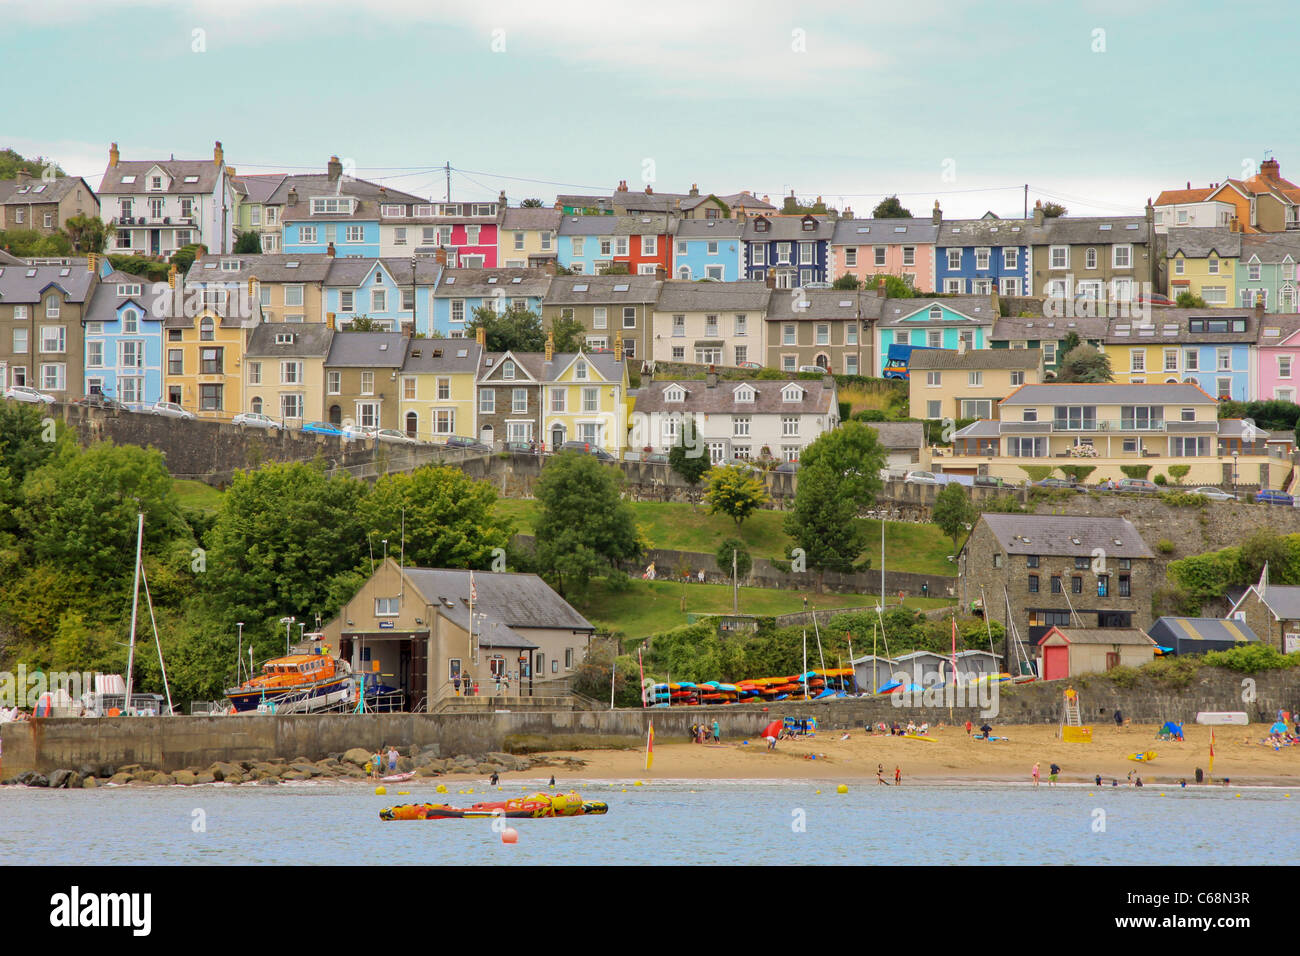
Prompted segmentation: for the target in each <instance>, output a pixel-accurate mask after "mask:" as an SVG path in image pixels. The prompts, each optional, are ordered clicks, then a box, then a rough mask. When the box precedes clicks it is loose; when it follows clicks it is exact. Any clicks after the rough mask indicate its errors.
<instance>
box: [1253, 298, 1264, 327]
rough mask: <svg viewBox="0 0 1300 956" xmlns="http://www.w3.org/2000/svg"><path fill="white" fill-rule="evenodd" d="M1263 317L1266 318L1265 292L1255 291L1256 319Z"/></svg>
mask: <svg viewBox="0 0 1300 956" xmlns="http://www.w3.org/2000/svg"><path fill="white" fill-rule="evenodd" d="M1262 318H1264V293H1262V292H1256V293H1255V319H1256V320H1257V321H1258V320H1259V319H1262Z"/></svg>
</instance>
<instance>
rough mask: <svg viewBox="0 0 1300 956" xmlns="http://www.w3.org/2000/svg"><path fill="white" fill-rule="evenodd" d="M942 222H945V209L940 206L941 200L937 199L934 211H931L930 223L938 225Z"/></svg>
mask: <svg viewBox="0 0 1300 956" xmlns="http://www.w3.org/2000/svg"><path fill="white" fill-rule="evenodd" d="M942 222H943V210H942V209H940V208H939V200H937V199H936V200H935V201H934V211H933V212H931V213H930V223H931V224H932V225H935V226H937V225H939V224H940V223H942Z"/></svg>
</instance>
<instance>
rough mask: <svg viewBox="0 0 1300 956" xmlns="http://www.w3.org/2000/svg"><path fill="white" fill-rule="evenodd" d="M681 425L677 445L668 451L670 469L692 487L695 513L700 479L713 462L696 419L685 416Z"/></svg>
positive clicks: (692, 508)
mask: <svg viewBox="0 0 1300 956" xmlns="http://www.w3.org/2000/svg"><path fill="white" fill-rule="evenodd" d="M679 424H680V427H679V428H678V435H677V443H676V444H675V445H673V447H672V448H670V449H668V467H669V468H671V469H672V470H673V472H674V473H675V474H676V475H677V477H678V478H680V479H681V480H682V481H684V482H686V484H687V485H689V486H690V489H691V510H692V511H694V510H695V497H696V494H697V493H698V491H699V486H700V479H701V478H703V477H704V473H705V472H706V471H708V470H709V469H710V468H711V467H712V462H710V461H709V455H708V450H707V449H706V448H705V447H704V442H702V441H701V440H700V436H699V432H698V431H697V429H696V428H695V419H694V418H692V417H691V416H689V415H684V416H682V419H681V422H680V423H679Z"/></svg>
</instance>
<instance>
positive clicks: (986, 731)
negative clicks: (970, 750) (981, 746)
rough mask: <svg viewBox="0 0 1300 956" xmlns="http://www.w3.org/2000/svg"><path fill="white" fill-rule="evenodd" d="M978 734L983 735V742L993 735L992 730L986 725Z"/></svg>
mask: <svg viewBox="0 0 1300 956" xmlns="http://www.w3.org/2000/svg"><path fill="white" fill-rule="evenodd" d="M980 733H982V734H983V735H984V739H985V740H988V739H989V737H990V736H991V735H992V733H993V728H992V727H990V726H989V725H988V724H987V723H986V724H984V726H982V727H981V728H980Z"/></svg>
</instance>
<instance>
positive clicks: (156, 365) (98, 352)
mask: <svg viewBox="0 0 1300 956" xmlns="http://www.w3.org/2000/svg"><path fill="white" fill-rule="evenodd" d="M167 291H169V290H168V286H167V284H166V283H157V284H154V283H151V282H149V280H147V279H143V278H141V277H140V276H134V275H130V274H129V273H126V272H116V271H114V272H110V273H109V274H108V275H106V276H104V277H103V278H102V279H101V280H100V283H99V285H98V286H97V287H96V289H95V291H94V294H93V295H92V297H91V301H90V306H89V307H88V308H87V309H86V342H85V350H86V351H85V373H84V374H85V394H87V395H93V394H96V393H98V394H102V395H105V396H107V397H109V398H115V399H117V400H118V401H120V402H147V403H153V402H157V401H161V400H162V399H163V398H164V395H163V319H164V318H166V315H165V314H164V313H165V309H166V307H167V305H168V296H167ZM155 292H157V294H155Z"/></svg>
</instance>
